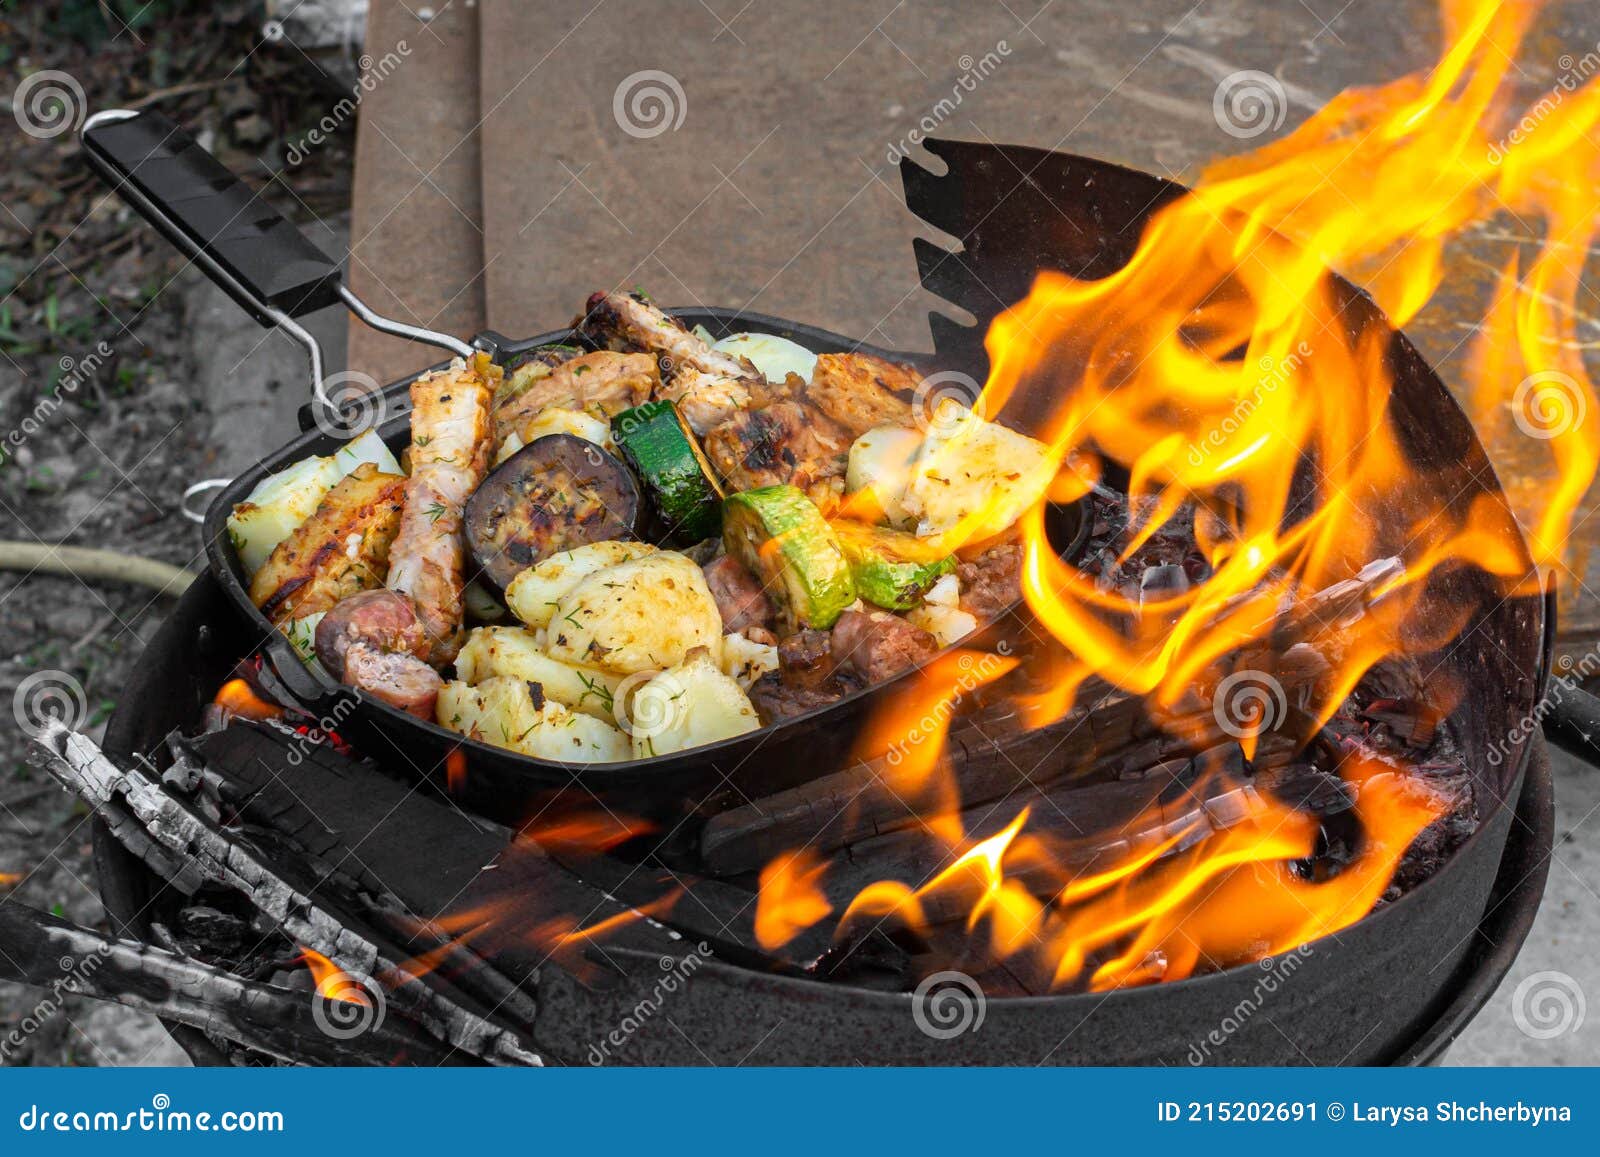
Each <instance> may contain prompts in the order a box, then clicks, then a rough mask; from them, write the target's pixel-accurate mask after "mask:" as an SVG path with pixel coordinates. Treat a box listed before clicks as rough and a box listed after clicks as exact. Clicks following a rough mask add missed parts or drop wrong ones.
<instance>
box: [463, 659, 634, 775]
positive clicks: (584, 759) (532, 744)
mask: <svg viewBox="0 0 1600 1157" xmlns="http://www.w3.org/2000/svg"><path fill="white" fill-rule="evenodd" d="M435 718H436V719H437V720H438V722H439V723H440V725H441V726H444V727H448V728H450V729H451V730H452V731H459V732H461V733H462V734H463V735H466V736H469V737H470V738H472V739H476V740H479V741H480V742H483V743H492V744H494V745H495V746H496V747H505V748H509V749H510V750H512V751H518V752H521V753H522V754H523V755H531V756H533V757H534V758H536V759H552V760H559V761H560V762H562V763H617V762H620V761H622V760H626V759H628V758H630V757H631V755H632V749H631V746H630V744H629V742H628V737H627V736H626V735H624V734H623V733H622V732H620V731H618V730H617V729H616V728H615V727H612V726H611V725H610V724H609V723H606V722H605V721H603V720H601V719H596V718H595V717H594V716H592V715H585V714H584V713H583V712H581V711H570V710H568V709H567V708H566V707H563V706H562V705H561V704H559V703H557V702H555V701H554V700H552V699H547V698H546V697H545V695H544V693H543V691H542V689H538V684H530V683H527V682H524V681H523V680H521V679H517V678H515V677H512V676H509V675H496V676H494V677H492V678H489V679H485V680H484V681H483V682H482V683H479V684H478V685H477V686H475V687H474V686H470V685H469V684H466V683H463V682H459V681H457V682H451V683H446V684H445V685H444V689H443V690H442V691H440V692H439V698H438V701H437V704H436V706H435Z"/></svg>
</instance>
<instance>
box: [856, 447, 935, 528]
mask: <svg viewBox="0 0 1600 1157" xmlns="http://www.w3.org/2000/svg"><path fill="white" fill-rule="evenodd" d="M921 449H922V434H921V432H920V431H918V430H913V429H912V428H911V427H909V426H876V427H874V428H873V429H871V430H868V431H867V432H866V433H865V434H863V435H861V437H859V438H857V439H856V440H855V442H853V443H852V444H851V446H850V466H849V469H848V470H847V471H846V473H845V489H846V490H847V491H848V492H849V494H850V499H849V501H848V502H847V503H846V505H845V509H846V510H847V511H848V512H849V514H850V516H851V517H852V518H855V519H858V520H860V521H862V522H887V523H888V524H889V525H890V526H898V527H900V528H901V529H902V530H903V529H906V528H908V527H910V526H913V525H915V523H916V519H915V518H912V517H911V516H910V515H908V514H907V513H906V509H905V506H904V505H903V500H904V498H905V493H906V485H907V484H908V483H909V482H910V481H911V470H912V467H913V466H915V465H916V461H917V454H918V453H919V452H920V451H921Z"/></svg>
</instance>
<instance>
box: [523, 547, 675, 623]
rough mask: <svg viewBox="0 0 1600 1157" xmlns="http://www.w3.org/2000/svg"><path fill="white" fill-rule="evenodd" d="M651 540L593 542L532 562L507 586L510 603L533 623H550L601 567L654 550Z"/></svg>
mask: <svg viewBox="0 0 1600 1157" xmlns="http://www.w3.org/2000/svg"><path fill="white" fill-rule="evenodd" d="M655 552H656V548H655V547H653V546H651V545H650V544H649V543H648V542H591V543H589V544H588V545H587V546H579V547H574V548H573V549H571V550H564V551H562V552H561V553H560V554H553V555H551V556H550V557H549V558H547V559H545V560H544V561H543V562H541V563H538V564H537V565H535V566H530V567H529V568H528V569H527V570H525V571H523V572H522V573H521V574H519V575H518V576H517V577H516V578H514V579H512V580H511V585H510V586H508V587H506V605H507V606H509V607H510V608H511V613H512V614H514V615H516V616H517V618H519V619H521V620H522V621H523V622H524V623H526V624H527V625H528V626H530V627H547V626H549V625H550V620H551V619H553V618H555V615H556V607H557V606H558V605H560V602H561V600H562V599H564V598H565V597H566V596H567V595H568V594H569V593H570V592H571V591H572V589H573V588H574V587H576V586H577V585H578V584H579V583H580V582H582V581H583V580H584V579H586V578H588V577H589V576H590V575H592V574H593V573H594V572H595V571H597V570H604V569H605V568H606V567H608V566H616V565H617V564H618V563H619V562H628V561H629V560H631V559H635V558H643V557H644V556H645V555H647V554H654V553H655Z"/></svg>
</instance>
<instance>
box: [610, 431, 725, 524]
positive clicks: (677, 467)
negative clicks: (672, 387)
mask: <svg viewBox="0 0 1600 1157" xmlns="http://www.w3.org/2000/svg"><path fill="white" fill-rule="evenodd" d="M611 436H612V438H613V439H614V440H615V441H616V444H617V449H619V450H621V451H622V456H623V458H624V459H626V461H627V463H628V465H630V466H632V467H633V469H634V472H635V473H637V474H638V475H639V479H640V481H642V482H643V483H644V488H645V492H646V493H647V494H649V496H650V501H651V503H652V504H653V505H654V507H655V511H656V515H657V517H659V519H660V520H661V524H662V528H663V531H664V534H665V537H666V538H668V539H670V540H672V541H675V542H679V543H684V544H689V543H696V542H700V541H701V540H702V539H706V538H710V537H712V536H714V535H715V534H717V533H718V532H719V531H720V530H721V529H722V488H721V487H720V486H718V485H717V480H716V476H715V475H714V474H713V473H712V470H711V463H709V462H707V461H706V456H705V455H704V454H703V453H702V452H701V450H700V444H699V443H698V442H697V441H695V437H694V432H693V431H692V430H690V429H689V426H688V423H686V422H685V421H684V420H683V416H682V415H681V414H679V413H678V408H677V407H676V406H674V405H673V404H672V403H671V402H669V401H665V400H662V401H655V402H646V403H645V404H644V405H642V406H635V407H634V408H633V409H631V410H625V411H623V412H622V413H620V414H618V415H617V416H616V417H615V418H614V419H612V422H611Z"/></svg>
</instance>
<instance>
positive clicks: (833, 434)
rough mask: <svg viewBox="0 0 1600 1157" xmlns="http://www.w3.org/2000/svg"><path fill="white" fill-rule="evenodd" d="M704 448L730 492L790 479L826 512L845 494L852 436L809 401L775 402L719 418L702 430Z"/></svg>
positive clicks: (773, 484)
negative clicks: (706, 431)
mask: <svg viewBox="0 0 1600 1157" xmlns="http://www.w3.org/2000/svg"><path fill="white" fill-rule="evenodd" d="M705 451H706V457H708V458H710V459H711V464H712V465H713V466H714V467H716V470H717V473H718V474H720V475H721V476H722V478H723V481H725V482H726V483H727V485H728V489H729V491H740V490H753V489H754V488H756V487H757V486H778V485H782V484H784V483H788V484H789V485H791V486H797V487H799V488H800V489H801V490H804V491H806V493H807V494H808V496H810V497H811V499H812V501H814V502H816V503H817V505H818V506H820V507H822V508H823V511H824V512H825V513H826V511H827V510H828V509H830V507H831V505H832V501H833V500H834V499H836V498H837V497H838V496H839V495H841V494H843V493H844V476H845V467H846V466H847V465H848V464H849V460H850V436H849V435H848V434H847V433H845V431H844V430H843V429H841V428H840V427H839V425H838V424H837V423H836V422H834V421H833V419H831V418H829V417H828V416H827V415H826V414H824V413H822V412H821V411H820V410H818V409H816V408H815V407H813V406H808V405H807V404H806V403H804V402H793V401H790V402H776V403H774V404H773V405H771V406H768V407H767V408H766V409H764V410H746V411H744V412H743V413H740V414H736V415H734V416H733V417H732V418H730V419H728V420H727V421H726V422H724V423H722V424H721V425H720V426H718V427H717V428H716V429H714V430H712V431H711V433H710V434H708V435H706V440H705Z"/></svg>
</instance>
